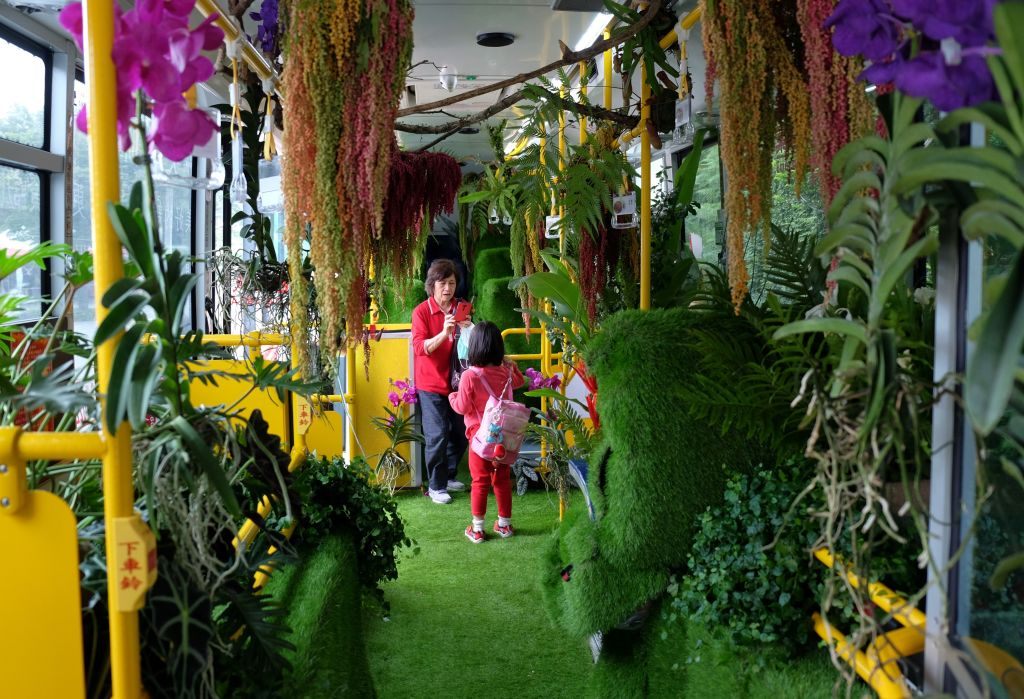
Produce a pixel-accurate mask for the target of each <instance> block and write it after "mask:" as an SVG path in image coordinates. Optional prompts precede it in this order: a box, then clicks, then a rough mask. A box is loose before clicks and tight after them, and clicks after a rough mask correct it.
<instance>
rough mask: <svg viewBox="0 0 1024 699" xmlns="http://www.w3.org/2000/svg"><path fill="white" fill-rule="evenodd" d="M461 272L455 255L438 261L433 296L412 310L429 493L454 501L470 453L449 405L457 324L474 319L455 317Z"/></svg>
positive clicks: (430, 276) (432, 274) (431, 273)
mask: <svg viewBox="0 0 1024 699" xmlns="http://www.w3.org/2000/svg"><path fill="white" fill-rule="evenodd" d="M457 275H458V272H457V270H456V267H455V263H454V262H452V261H451V260H444V259H441V260H434V261H433V262H432V263H431V264H430V268H429V269H428V270H427V280H426V283H425V284H424V288H425V289H426V291H427V300H426V301H424V302H423V303H421V304H420V305H418V306H416V308H414V309H413V311H412V340H411V342H412V353H413V379H414V383H415V384H416V399H417V404H416V411H417V412H418V413H419V415H420V420H421V426H422V428H423V438H424V452H425V454H424V456H425V461H426V466H427V478H428V480H429V485H428V490H427V494H428V495H429V496H430V499H431V500H433V501H434V502H436V503H438V504H439V505H447V504H448V503H450V502H451V501H452V496H451V495H449V494H448V491H457V490H463V489H464V488H465V486H464V485H463V484H462V483H460V482H459V481H457V480H456V479H455V474H456V471H457V470H458V466H459V461H460V460H461V459H462V455H463V454H464V453H465V452H466V445H467V443H466V437H465V435H464V434H463V433H464V432H465V426H464V425H463V424H462V418H461V417H460V416H459V415H458V414H457V413H455V412H454V411H453V410H452V408H451V406H450V405H449V404H448V394H449V393H451V391H452V384H451V357H452V352H453V351H454V348H455V336H456V328H457V327H462V328H467V327H469V326H470V325H472V323H471V322H470V321H468V320H466V321H462V322H458V321H456V320H455V306H456V302H457V301H458V299H456V298H455V288H456V286H457V285H458V276H457Z"/></svg>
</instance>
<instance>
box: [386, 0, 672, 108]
mask: <svg viewBox="0 0 1024 699" xmlns="http://www.w3.org/2000/svg"><path fill="white" fill-rule="evenodd" d="M661 5H662V2H661V0H652V1H651V4H650V5H648V6H647V10H646V11H645V12H644V14H643V16H642V17H641V18H640V19H639V20H637V21H636V23H635V24H632V25H630V26H628V27H625V28H624V29H622V30H621V31H620V32H619V33H617V34H614V35H612V37H611V38H608V39H602V40H601V41H597V42H595V43H594V44H593V45H591V46H590V48H587V49H583V50H582V51H570V50H569V47H568V46H566V45H565V44H563V43H562V42H558V43H559V46H561V48H562V57H561V58H560V59H558V60H557V61H552V62H551V63H548V64H547V65H546V66H542V67H540V68H537V69H536V70H531V71H529V72H526V73H520V74H519V75H515V76H513V77H511V78H508V79H506V80H502V81H500V82H496V83H492V84H490V85H483V86H481V87H478V88H476V89H474V90H469V91H468V92H464V93H462V94H461V95H452V96H451V97H445V98H444V99H440V100H437V101H435V102H429V103H427V104H420V105H417V106H415V107H406V108H405V109H400V110H398V113H397V115H396V116H399V117H405V116H411V115H413V114H422V113H424V112H430V111H433V110H435V109H440V108H441V107H447V106H448V105H450V104H456V103H458V102H463V101H465V100H468V99H472V98H474V97H479V96H480V95H486V94H487V93H489V92H497V91H498V90H501V89H502V88H505V87H512V86H513V85H518V84H519V83H524V82H526V81H527V80H532V79H533V78H539V77H540V76H542V75H546V74H548V73H550V72H552V71H554V70H557V69H559V68H564V67H565V66H571V65H575V64H577V63H579V62H580V61H587V60H590V59H591V58H593V57H594V56H597V55H598V54H600V53H603V52H604V51H607V50H608V49H611V48H615V47H616V46H618V45H619V44H621V43H623V42H625V41H627V40H629V39H630V38H632V37H633V36H636V35H637V34H638V33H640V32H641V31H642V30H643V29H644V28H645V27H646V26H647V25H649V24H650V23H651V22H652V21H653V20H654V18H655V17H657V16H658V12H659V11H660V10H661Z"/></svg>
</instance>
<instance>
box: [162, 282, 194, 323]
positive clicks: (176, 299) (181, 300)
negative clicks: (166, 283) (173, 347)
mask: <svg viewBox="0 0 1024 699" xmlns="http://www.w3.org/2000/svg"><path fill="white" fill-rule="evenodd" d="M197 283H199V275H198V274H186V275H185V276H183V277H179V278H178V279H177V280H176V281H175V282H174V284H173V285H172V286H171V288H170V290H169V291H168V296H169V297H170V302H171V304H172V307H171V331H172V332H174V333H175V334H178V331H179V329H180V328H181V316H182V314H183V313H184V312H185V304H186V303H188V301H189V298H190V297H189V293H190V292H191V291H192V289H193V288H194V287H195V285H196V284H197Z"/></svg>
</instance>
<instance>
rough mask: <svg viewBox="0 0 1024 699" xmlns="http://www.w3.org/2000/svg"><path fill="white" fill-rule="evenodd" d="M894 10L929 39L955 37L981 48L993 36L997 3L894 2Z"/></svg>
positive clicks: (974, 0)
mask: <svg viewBox="0 0 1024 699" xmlns="http://www.w3.org/2000/svg"><path fill="white" fill-rule="evenodd" d="M892 4H893V10H894V11H895V13H896V14H897V15H899V16H900V17H904V18H906V19H907V20H908V21H910V22H911V23H912V24H913V25H914V26H915V27H917V29H918V30H919V31H920V32H921V33H922V34H924V35H925V36H927V37H928V38H930V39H935V40H936V41H940V40H942V39H947V38H953V39H956V40H957V41H958V42H960V43H961V44H963V45H965V46H978V45H981V44H984V43H985V42H987V41H988V40H989V39H990V38H991V37H992V35H993V32H994V30H993V27H992V9H993V8H994V7H995V4H996V0H981V1H980V2H979V1H978V0H972V1H971V2H965V1H964V0H892Z"/></svg>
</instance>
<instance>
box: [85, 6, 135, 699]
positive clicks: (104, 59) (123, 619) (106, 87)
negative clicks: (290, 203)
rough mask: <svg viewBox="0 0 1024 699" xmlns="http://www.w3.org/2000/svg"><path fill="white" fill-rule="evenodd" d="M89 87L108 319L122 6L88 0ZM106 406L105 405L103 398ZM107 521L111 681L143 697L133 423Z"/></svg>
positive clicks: (98, 268)
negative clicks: (128, 554) (133, 605)
mask: <svg viewBox="0 0 1024 699" xmlns="http://www.w3.org/2000/svg"><path fill="white" fill-rule="evenodd" d="M84 6H85V12H84V25H85V26H84V32H83V33H84V43H85V75H86V80H85V84H86V86H87V87H88V89H89V175H90V181H91V184H90V187H91V190H90V209H91V213H92V234H93V251H94V252H93V264H94V269H95V281H96V283H95V297H96V322H97V323H102V322H103V319H104V318H105V317H106V316H107V313H108V311H107V309H106V308H105V307H104V306H103V301H102V299H103V294H104V293H106V291H107V289H109V288H110V287H111V285H113V284H114V283H115V282H116V281H118V280H119V279H121V278H122V277H123V276H124V263H123V262H122V261H121V243H120V241H119V240H118V239H117V235H116V234H115V233H114V227H113V226H112V225H111V223H110V217H109V215H108V213H107V206H108V205H109V204H110V203H111V202H116V201H119V200H120V181H119V173H118V157H117V90H116V83H117V78H116V75H115V74H114V63H113V60H112V59H111V54H112V50H113V44H114V4H113V3H112V2H109V1H106V0H85V5H84ZM121 337H122V333H118V334H117V335H115V336H114V337H111V338H110V339H109V340H107V341H106V342H104V343H103V344H101V345H100V346H98V347H97V348H96V374H97V383H98V386H97V388H98V391H99V394H100V395H101V396H102V395H106V393H107V387H108V386H109V385H110V378H111V375H112V374H113V371H114V354H115V352H116V351H117V346H118V344H119V343H120V342H121ZM101 404H104V405H105V400H103V401H101ZM103 436H104V441H105V442H106V444H107V448H106V450H105V453H104V454H103V517H104V520H105V521H106V523H107V526H106V557H107V570H108V571H109V574H108V575H107V593H108V598H109V599H110V613H109V625H110V678H111V688H112V693H113V697H114V699H135V698H136V697H138V696H140V695H141V694H142V674H141V669H140V650H139V617H138V612H137V611H136V610H135V609H120V608H119V603H118V599H119V591H118V576H117V575H115V574H114V573H115V572H116V570H117V563H116V552H117V551H118V545H119V543H120V542H119V540H118V527H115V526H114V523H115V521H116V520H118V519H121V518H128V517H131V516H132V515H133V514H134V507H135V489H134V487H133V481H132V443H131V439H132V431H131V427H130V426H129V425H128V424H127V423H122V424H120V425H119V426H118V429H117V434H116V435H113V434H110V432H109V431H108V429H107V427H106V422H105V421H104V426H103Z"/></svg>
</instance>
